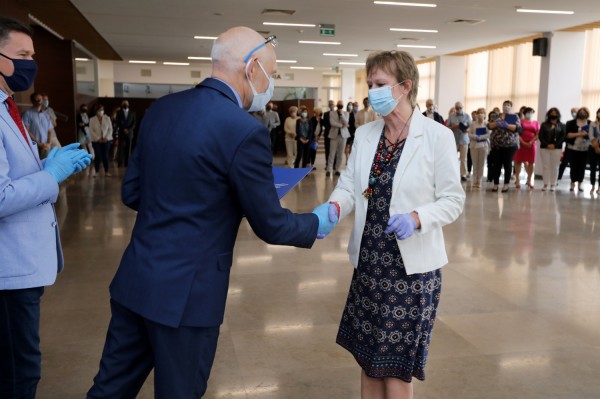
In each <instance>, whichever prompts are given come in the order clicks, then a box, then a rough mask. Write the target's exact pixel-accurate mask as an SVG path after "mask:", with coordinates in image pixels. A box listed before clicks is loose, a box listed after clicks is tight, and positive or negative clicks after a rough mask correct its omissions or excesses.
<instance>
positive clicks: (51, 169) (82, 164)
mask: <svg viewBox="0 0 600 399" xmlns="http://www.w3.org/2000/svg"><path fill="white" fill-rule="evenodd" d="M79 147H80V145H79V143H73V144H69V145H67V146H65V147H63V148H61V149H60V150H59V149H58V148H56V147H55V148H53V149H52V151H50V153H49V154H48V157H47V158H46V159H45V160H44V170H45V171H46V172H48V173H50V175H52V177H54V179H55V180H56V182H57V183H59V184H60V183H62V182H63V181H65V180H66V179H67V178H68V177H69V176H71V175H72V174H75V173H79V172H81V171H82V170H83V169H85V168H86V167H87V166H88V165H89V164H90V162H92V156H91V155H90V154H88V153H87V152H86V151H84V150H80V149H79Z"/></svg>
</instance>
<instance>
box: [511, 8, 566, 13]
mask: <svg viewBox="0 0 600 399" xmlns="http://www.w3.org/2000/svg"><path fill="white" fill-rule="evenodd" d="M517 12H526V13H532V14H563V15H573V14H575V12H574V11H559V10H530V9H527V8H517Z"/></svg>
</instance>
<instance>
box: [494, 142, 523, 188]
mask: <svg viewBox="0 0 600 399" xmlns="http://www.w3.org/2000/svg"><path fill="white" fill-rule="evenodd" d="M515 152H517V148H516V147H496V148H494V151H493V154H494V155H493V161H492V162H493V164H494V176H493V178H494V184H495V185H498V184H500V174H501V173H502V168H504V184H508V183H510V176H511V175H512V162H513V158H514V156H515Z"/></svg>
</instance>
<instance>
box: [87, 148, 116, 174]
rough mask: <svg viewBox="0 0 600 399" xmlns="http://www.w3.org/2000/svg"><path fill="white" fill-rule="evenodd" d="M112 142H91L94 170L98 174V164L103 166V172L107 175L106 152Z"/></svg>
mask: <svg viewBox="0 0 600 399" xmlns="http://www.w3.org/2000/svg"><path fill="white" fill-rule="evenodd" d="M111 144H112V141H109V142H107V143H101V142H99V141H94V142H92V147H93V148H94V170H96V172H98V171H99V170H100V163H101V162H102V166H104V172H106V173H108V152H109V150H110V146H111Z"/></svg>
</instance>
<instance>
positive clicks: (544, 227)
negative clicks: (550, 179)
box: [38, 159, 600, 399]
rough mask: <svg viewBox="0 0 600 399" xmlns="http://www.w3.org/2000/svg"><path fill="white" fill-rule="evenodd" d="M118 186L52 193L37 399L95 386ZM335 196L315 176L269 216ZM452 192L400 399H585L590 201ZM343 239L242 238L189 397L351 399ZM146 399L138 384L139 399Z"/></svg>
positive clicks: (590, 350)
mask: <svg viewBox="0 0 600 399" xmlns="http://www.w3.org/2000/svg"><path fill="white" fill-rule="evenodd" d="M276 161H277V162H279V163H280V162H281V161H282V160H281V159H277V160H276ZM122 173H123V172H122V170H121V171H118V172H116V176H115V177H112V178H104V177H98V178H96V179H92V178H89V177H82V176H80V177H77V178H75V179H71V181H69V182H68V183H67V184H65V185H64V187H63V188H62V190H61V196H60V200H59V203H58V206H57V211H58V215H59V219H60V220H59V222H60V225H61V231H62V241H63V247H64V253H65V258H66V268H65V271H64V272H63V273H61V275H60V276H59V279H58V281H57V283H56V284H55V285H54V286H52V287H49V288H48V289H47V290H46V294H45V295H44V298H43V302H42V326H41V336H42V350H43V376H42V380H41V382H40V385H39V390H38V398H40V399H58V398H59V399H74V398H84V397H85V392H86V391H87V389H88V388H89V387H90V384H91V382H92V378H93V377H94V375H95V373H96V371H97V367H98V361H99V358H100V354H101V350H102V345H103V343H104V336H105V333H106V328H107V325H108V320H109V298H108V284H109V282H110V281H111V278H112V276H113V274H114V273H115V270H116V267H117V265H118V263H119V260H120V257H121V255H122V253H123V249H124V248H125V246H126V245H127V242H128V239H129V234H130V231H131V228H132V225H133V223H134V219H135V213H134V212H132V211H130V210H129V209H127V208H125V207H124V206H123V205H122V204H121V203H120V199H119V191H120V177H121V175H122ZM566 176H568V174H567V175H566ZM335 182H336V178H327V177H326V176H325V172H324V170H323V167H322V165H321V164H318V170H316V171H314V172H312V173H311V174H310V175H309V176H308V177H307V178H306V179H305V180H304V181H303V182H302V183H301V184H300V185H299V186H298V187H296V188H295V189H294V190H293V191H292V192H291V193H290V194H288V196H287V197H285V198H284V200H283V205H284V206H285V207H288V208H290V209H292V210H294V211H297V212H309V211H311V210H312V209H313V208H314V206H315V205H317V204H319V203H321V202H323V201H325V200H326V199H327V198H328V195H329V193H330V192H331V191H332V189H333V188H334V185H335ZM536 183H537V185H538V188H539V187H540V186H541V183H540V182H539V181H537V182H536ZM465 189H466V191H467V201H466V206H465V211H464V214H463V215H462V216H461V217H460V219H459V220H458V221H457V222H455V223H454V224H452V225H450V226H447V227H446V228H445V229H444V231H445V238H446V247H447V250H448V254H449V258H450V263H449V265H448V266H446V267H445V268H444V269H443V288H442V299H441V303H440V308H439V310H438V319H437V321H436V326H435V329H434V331H433V338H432V344H431V349H430V357H429V362H428V366H427V370H426V371H427V380H426V381H425V382H415V387H414V388H415V398H419V399H437V398H452V399H458V398H461V399H470V398H478V399H481V398H486V399H496V398H498V399H499V398H502V399H506V398H508V399H515V398H519V399H520V398H527V399H534V398H540V399H541V398H544V399H549V398H561V399H563V398H578V399H579V398H600V378H599V377H600V262H599V256H598V255H599V254H600V198H599V196H598V195H597V194H594V195H590V193H589V187H588V188H587V189H586V191H585V192H583V193H571V192H569V189H568V182H566V181H563V182H562V184H561V185H560V186H559V189H558V191H557V192H555V193H550V192H542V191H539V190H535V191H529V190H521V191H515V190H514V188H511V191H510V192H508V193H506V194H502V193H492V192H490V191H486V190H478V191H473V190H471V188H470V183H467V184H466V185H465ZM351 225H352V223H351V220H350V218H348V219H346V220H343V221H342V222H341V223H340V225H339V226H338V228H337V229H336V230H335V231H334V233H333V234H331V236H330V237H328V238H327V239H325V240H322V241H318V242H317V243H316V244H315V245H314V247H313V249H312V250H302V249H296V248H288V247H277V246H270V245H267V244H264V243H263V242H261V241H260V240H259V239H258V238H257V237H256V236H255V235H254V234H253V232H252V231H251V229H250V228H249V226H248V225H247V224H246V223H245V222H243V223H242V226H241V228H240V231H239V235H238V242H237V245H236V249H235V258H234V265H233V269H232V277H231V286H230V290H229V298H228V303H227V311H226V316H225V323H224V324H223V326H222V328H221V335H220V339H219V347H218V351H217V357H216V360H215V366H214V368H213V371H212V375H211V378H210V381H209V389H208V392H207V394H206V395H205V398H209V399H214V398H248V399H251V398H264V399H269V398H279V399H295V398H328V399H334V398H344V399H345V398H359V397H360V391H359V375H360V370H359V368H358V366H357V365H356V363H355V361H354V360H353V358H352V357H351V356H350V355H349V354H348V353H347V352H346V351H344V350H343V349H341V348H340V347H339V346H337V345H336V343H335V337H336V332H337V326H338V322H339V319H340V316H341V313H342V308H343V305H344V302H345V299H346V295H347V291H348V287H349V283H350V278H351V275H352V267H351V266H350V264H349V262H348V259H347V255H346V248H347V243H348V238H349V235H350V229H351ZM152 397H153V390H152V377H150V378H149V379H148V381H147V383H146V385H145V386H144V388H143V389H142V392H140V395H139V398H152Z"/></svg>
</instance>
